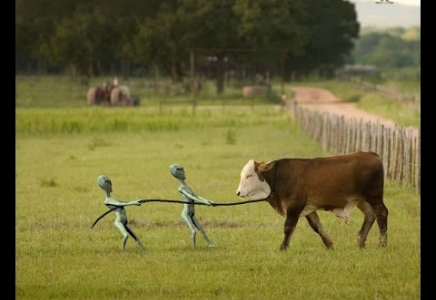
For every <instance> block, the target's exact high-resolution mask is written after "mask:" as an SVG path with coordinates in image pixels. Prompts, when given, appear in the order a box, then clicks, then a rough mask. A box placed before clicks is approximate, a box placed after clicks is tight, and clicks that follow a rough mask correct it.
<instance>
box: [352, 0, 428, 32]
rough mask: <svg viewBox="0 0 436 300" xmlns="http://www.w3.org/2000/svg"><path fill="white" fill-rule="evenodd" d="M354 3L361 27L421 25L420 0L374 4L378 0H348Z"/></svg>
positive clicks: (394, 0)
mask: <svg viewBox="0 0 436 300" xmlns="http://www.w3.org/2000/svg"><path fill="white" fill-rule="evenodd" d="M348 1H350V2H352V3H355V5H356V11H357V17H358V20H359V23H360V25H361V26H362V27H366V26H370V27H374V26H375V27H398V26H401V27H406V28H407V27H410V26H420V25H421V0H389V1H391V2H393V4H376V2H380V0H348Z"/></svg>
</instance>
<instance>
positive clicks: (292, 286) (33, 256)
mask: <svg viewBox="0 0 436 300" xmlns="http://www.w3.org/2000/svg"><path fill="white" fill-rule="evenodd" d="M115 120H116V121H115ZM120 124H124V125H120ZM16 128H17V130H16V174H15V176H16V299H29V300H30V299H32V300H33V299H129V300H135V299H163V300H165V299H168V300H173V299H190V300H193V299H244V300H245V299H308V300H310V299H329V300H330V299H333V300H334V299H341V300H342V299H353V300H354V299H362V300H363V299H365V300H366V299H395V300H402V299H404V300H410V299H420V198H419V195H417V194H415V193H414V192H413V190H412V189H411V188H408V187H401V186H397V185H396V184H394V183H392V182H387V183H386V190H385V202H386V205H387V207H388V208H389V211H390V215H389V240H388V247H387V248H383V249H380V248H378V247H377V244H378V230H377V227H376V225H374V227H373V228H372V230H371V231H370V233H369V236H368V241H367V247H366V248H365V249H358V248H357V239H356V235H357V232H358V230H359V229H360V226H361V223H362V220H363V219H362V215H361V213H360V212H359V211H358V210H357V209H356V210H353V211H352V213H351V218H350V224H349V225H347V224H344V223H343V222H342V221H341V220H340V219H338V218H336V217H335V216H334V215H333V214H331V213H327V212H323V211H321V212H320V213H319V215H320V218H321V220H322V222H323V225H324V228H325V230H326V232H327V233H328V234H329V235H330V237H331V238H332V240H333V242H334V245H335V250H333V251H328V250H326V249H325V248H324V246H323V244H322V242H321V239H320V238H319V236H318V235H317V234H316V233H314V232H313V231H312V230H311V229H310V227H309V225H308V224H307V222H306V221H305V220H304V219H301V220H300V222H299V223H298V225H297V228H296V231H295V233H294V235H293V238H292V241H291V245H290V248H289V249H288V251H286V252H281V251H279V246H280V243H281V240H282V238H283V233H282V232H283V221H284V219H283V218H282V217H281V216H279V215H278V214H276V213H275V212H274V210H273V209H272V208H271V207H270V206H269V205H268V204H267V203H252V204H246V205H238V206H229V207H227V206H222V207H220V206H218V207H205V206H196V216H197V217H198V218H199V220H200V222H201V224H202V225H203V227H204V229H205V230H206V232H207V234H208V236H209V238H210V239H211V240H212V242H213V243H214V244H215V245H216V247H215V248H208V247H207V245H206V243H205V242H204V241H203V240H202V238H201V236H200V235H198V237H197V245H198V249H197V250H194V249H192V245H191V240H190V233H189V230H188V228H187V226H186V225H185V224H184V223H183V222H182V220H181V217H180V213H181V211H182V206H181V205H180V204H172V203H145V204H143V205H142V206H140V207H136V206H132V207H128V208H126V210H127V214H128V216H129V222H130V224H131V226H132V228H133V229H134V230H135V232H136V233H137V234H138V236H139V238H140V239H141V240H142V242H143V244H144V245H145V246H146V248H147V250H146V251H142V250H141V249H140V248H139V247H138V246H137V245H136V244H135V243H134V242H133V241H132V240H131V239H130V240H129V241H128V242H127V246H126V250H125V251H122V250H121V234H120V233H119V232H118V230H117V229H116V228H115V227H114V225H113V220H114V215H112V214H109V215H108V216H106V217H105V218H104V219H102V220H101V221H100V222H99V223H98V224H97V225H96V226H95V227H94V228H93V229H91V228H90V226H91V224H92V223H93V221H94V220H95V219H96V218H97V217H98V216H99V215H100V214H102V213H103V212H104V211H106V209H107V208H106V207H105V206H104V204H103V201H104V194H103V192H102V190H101V189H100V188H99V187H98V185H97V177H98V176H99V175H101V174H106V175H108V176H109V177H110V178H111V179H112V182H113V196H114V197H116V198H118V199H121V200H134V199H140V198H151V199H152V198H160V199H175V200H180V196H179V194H178V191H177V188H178V186H179V183H178V182H177V180H176V179H174V178H173V177H172V176H171V174H170V172H169V166H170V165H171V164H173V163H179V164H181V165H183V166H184V167H185V172H186V176H187V180H186V182H187V183H188V185H189V186H190V187H191V188H192V189H193V190H194V191H195V192H196V193H197V194H199V195H201V196H203V197H205V198H208V199H211V200H214V201H216V202H218V203H220V202H237V201H240V200H241V199H239V198H238V197H236V195H235V190H236V188H237V186H238V183H239V173H240V170H241V168H242V167H243V166H244V165H245V163H246V162H247V161H248V159H250V158H253V159H256V160H259V161H260V160H265V161H267V160H271V159H276V158H280V157H317V156H327V155H329V153H325V152H322V151H321V150H320V147H319V146H318V145H317V144H316V143H315V142H314V141H312V140H310V139H309V138H308V137H306V136H304V134H303V133H301V131H300V130H299V128H298V126H297V125H296V124H295V123H293V121H292V120H291V119H289V117H288V116H287V115H286V114H284V113H283V112H282V111H280V110H277V109H276V108H273V107H268V106H260V105H259V106H255V107H254V108H252V107H250V106H248V107H245V108H236V107H235V108H232V109H227V108H226V109H225V110H223V109H204V108H203V109H201V110H198V111H197V112H196V114H195V115H194V114H193V113H192V111H191V110H190V107H189V106H188V107H185V108H183V107H179V108H174V109H169V108H168V109H165V110H163V111H161V112H159V110H158V109H157V108H147V107H140V108H139V109H132V108H117V109H103V108H95V109H94V108H93V109H89V108H87V109H85V108H68V109H63V110H58V109H41V108H40V109H24V108H17V109H16Z"/></svg>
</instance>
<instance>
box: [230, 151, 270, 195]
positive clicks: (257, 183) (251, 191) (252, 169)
mask: <svg viewBox="0 0 436 300" xmlns="http://www.w3.org/2000/svg"><path fill="white" fill-rule="evenodd" d="M270 193H271V188H270V186H269V184H268V183H267V182H266V180H265V178H264V177H263V176H262V174H260V173H257V172H256V164H255V162H254V160H252V159H250V160H249V161H248V163H247V164H246V165H245V166H244V168H243V169H242V171H241V181H240V182H239V187H238V189H237V190H236V195H237V196H238V197H250V199H252V200H260V199H264V198H266V197H268V196H269V194H270Z"/></svg>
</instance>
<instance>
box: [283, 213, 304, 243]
mask: <svg viewBox="0 0 436 300" xmlns="http://www.w3.org/2000/svg"><path fill="white" fill-rule="evenodd" d="M300 212H301V209H298V210H295V209H292V210H291V209H289V210H288V212H287V215H286V220H285V226H284V233H285V237H284V238H283V242H282V245H281V246H280V250H281V251H285V250H286V249H288V247H289V243H290V242H291V237H292V234H293V233H294V230H295V226H297V223H298V219H299V217H300Z"/></svg>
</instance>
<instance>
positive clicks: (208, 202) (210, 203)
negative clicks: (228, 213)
mask: <svg viewBox="0 0 436 300" xmlns="http://www.w3.org/2000/svg"><path fill="white" fill-rule="evenodd" d="M214 203H215V202H213V201H212V200H207V205H208V206H212V205H213V204H214Z"/></svg>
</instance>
